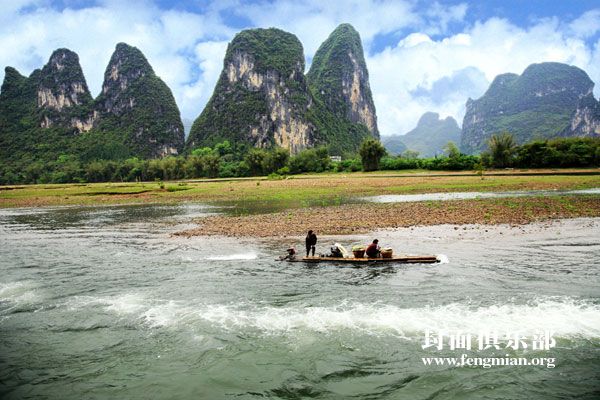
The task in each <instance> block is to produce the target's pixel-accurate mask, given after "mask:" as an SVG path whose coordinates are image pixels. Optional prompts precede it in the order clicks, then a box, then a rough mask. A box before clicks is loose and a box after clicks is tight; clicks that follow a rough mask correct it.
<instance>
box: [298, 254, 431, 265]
mask: <svg viewBox="0 0 600 400" xmlns="http://www.w3.org/2000/svg"><path fill="white" fill-rule="evenodd" d="M289 261H290V262H305V263H320V262H329V263H350V264H370V263H397V264H434V263H437V262H440V260H438V258H437V256H404V255H403V256H397V257H390V258H367V257H364V258H355V257H348V258H343V257H302V258H297V259H295V260H289Z"/></svg>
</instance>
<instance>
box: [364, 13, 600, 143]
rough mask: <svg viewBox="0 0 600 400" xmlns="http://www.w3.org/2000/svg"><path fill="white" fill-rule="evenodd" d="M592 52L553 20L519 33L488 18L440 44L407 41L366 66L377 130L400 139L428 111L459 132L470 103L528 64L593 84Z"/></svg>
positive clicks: (418, 37)
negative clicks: (560, 66)
mask: <svg viewBox="0 0 600 400" xmlns="http://www.w3.org/2000/svg"><path fill="white" fill-rule="evenodd" d="M598 47H599V46H598V45H596V46H595V49H592V48H590V46H588V45H587V44H586V42H585V41H584V40H583V38H582V37H581V36H580V35H576V34H574V33H573V30H572V29H570V28H565V27H563V26H562V25H561V24H560V23H559V21H557V20H556V19H546V20H542V21H538V22H537V23H536V24H534V25H532V26H530V27H529V28H527V29H523V28H520V27H517V26H515V25H513V24H511V23H510V22H509V21H507V20H505V19H498V18H491V19H489V20H487V21H484V22H477V23H475V24H474V25H473V26H472V27H470V28H468V29H465V30H464V32H462V33H459V34H455V35H451V36H447V37H444V38H442V39H439V40H433V39H432V38H431V37H429V36H428V35H426V34H423V33H413V34H410V35H408V36H407V37H405V38H403V39H402V40H400V41H399V42H398V43H397V44H396V45H395V46H392V47H388V48H386V49H385V50H384V51H382V52H380V53H377V54H372V55H371V56H370V57H369V58H368V64H369V69H370V76H371V86H372V89H373V93H374V97H375V103H376V107H377V113H378V116H379V122H380V130H381V132H382V133H383V134H384V135H385V134H388V135H389V134H402V133H405V132H407V131H409V130H410V129H412V128H413V127H414V126H415V125H416V123H417V121H418V118H419V117H420V115H421V114H423V113H424V112H426V111H436V112H439V113H440V114H441V115H442V116H453V117H454V118H456V119H457V120H458V122H459V124H461V122H462V121H461V120H462V117H463V115H464V104H465V101H466V99H467V98H468V97H472V98H477V97H480V96H481V95H482V94H483V93H484V92H485V90H486V89H487V86H488V85H489V83H490V82H491V81H492V80H493V79H494V77H495V76H496V75H499V74H501V73H505V72H513V73H517V74H520V73H521V72H522V71H523V70H524V69H525V68H526V67H527V66H528V65H530V64H532V63H539V62H544V61H557V62H564V63H567V64H572V65H576V66H578V67H580V68H582V69H584V70H585V71H587V72H588V73H589V74H590V77H591V78H592V80H594V81H596V82H597V81H599V80H600V75H598V70H597V69H596V68H595V67H594V63H595V64H597V62H595V61H594V60H596V59H597V58H598ZM457 80H458V81H457ZM457 82H461V84H455V83H457ZM449 85H450V87H451V88H452V90H448V88H449Z"/></svg>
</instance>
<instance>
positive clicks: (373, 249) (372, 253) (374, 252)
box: [365, 239, 381, 258]
mask: <svg viewBox="0 0 600 400" xmlns="http://www.w3.org/2000/svg"><path fill="white" fill-rule="evenodd" d="M378 243H379V240H377V239H375V240H373V243H371V244H370V245H369V246H368V247H367V250H366V251H365V253H367V257H369V258H379V257H381V252H380V248H379V245H378Z"/></svg>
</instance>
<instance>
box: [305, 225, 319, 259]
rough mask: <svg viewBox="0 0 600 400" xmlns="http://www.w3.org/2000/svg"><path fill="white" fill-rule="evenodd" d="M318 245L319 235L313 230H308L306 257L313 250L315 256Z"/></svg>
mask: <svg viewBox="0 0 600 400" xmlns="http://www.w3.org/2000/svg"><path fill="white" fill-rule="evenodd" d="M316 245H317V235H316V234H315V233H314V232H313V231H308V234H307V235H306V257H308V255H309V253H310V252H311V251H312V255H313V257H314V256H315V246H316Z"/></svg>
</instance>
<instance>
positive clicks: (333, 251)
mask: <svg viewBox="0 0 600 400" xmlns="http://www.w3.org/2000/svg"><path fill="white" fill-rule="evenodd" d="M329 251H330V253H329V254H327V255H326V256H325V257H332V258H343V257H344V254H343V253H342V250H340V248H339V247H337V246H336V245H333V246H331V248H330V249H329Z"/></svg>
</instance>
